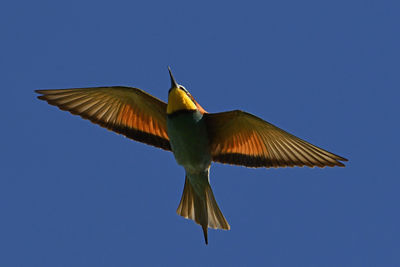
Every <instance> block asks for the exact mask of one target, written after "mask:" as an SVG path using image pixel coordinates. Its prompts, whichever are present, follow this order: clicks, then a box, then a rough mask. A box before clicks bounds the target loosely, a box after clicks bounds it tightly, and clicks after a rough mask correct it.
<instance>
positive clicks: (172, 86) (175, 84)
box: [168, 67, 179, 88]
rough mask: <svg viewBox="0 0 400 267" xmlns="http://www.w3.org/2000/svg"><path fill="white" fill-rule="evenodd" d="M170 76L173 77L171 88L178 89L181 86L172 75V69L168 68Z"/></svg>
mask: <svg viewBox="0 0 400 267" xmlns="http://www.w3.org/2000/svg"><path fill="white" fill-rule="evenodd" d="M168 71H169V76H170V77H171V88H178V87H179V85H178V84H177V83H176V81H175V78H174V76H173V75H172V72H171V69H170V67H168Z"/></svg>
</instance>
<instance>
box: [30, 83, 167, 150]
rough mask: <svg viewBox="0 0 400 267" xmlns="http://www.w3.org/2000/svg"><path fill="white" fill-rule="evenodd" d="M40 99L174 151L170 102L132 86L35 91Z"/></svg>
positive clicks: (109, 127) (119, 131) (129, 135)
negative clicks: (170, 131) (171, 137)
mask: <svg viewBox="0 0 400 267" xmlns="http://www.w3.org/2000/svg"><path fill="white" fill-rule="evenodd" d="M36 92H37V93H39V94H41V95H40V96H38V98H39V99H41V100H45V101H47V102H48V103H49V104H51V105H54V106H57V107H59V108H60V109H62V110H67V111H69V112H71V113H72V114H75V115H79V116H81V117H82V118H84V119H88V120H90V121H91V122H93V123H96V124H99V125H100V126H102V127H105V128H107V129H109V130H112V131H114V132H117V133H120V134H123V135H125V136H126V137H129V138H131V139H133V140H136V141H139V142H143V143H146V144H149V145H152V146H156V147H159V148H162V149H165V150H171V146H170V143H169V138H168V134H167V123H166V118H167V115H166V111H167V104H166V103H164V102H163V101H161V100H159V99H157V98H155V97H153V96H151V95H150V94H148V93H146V92H144V91H142V90H140V89H137V88H131V87H122V86H113V87H94V88H76V89H61V90H36Z"/></svg>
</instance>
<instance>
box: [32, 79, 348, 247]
mask: <svg viewBox="0 0 400 267" xmlns="http://www.w3.org/2000/svg"><path fill="white" fill-rule="evenodd" d="M170 75H171V84H172V85H171V89H170V92H171V91H172V92H173V94H171V93H169V101H168V103H169V104H168V105H169V106H168V105H167V104H166V103H165V102H163V101H161V100H159V99H158V98H155V97H154V96H151V95H150V94H148V93H146V92H144V91H142V90H140V89H137V88H132V87H123V86H111V87H93V88H75V89H62V90H58V89H56V90H37V91H36V92H37V93H39V94H40V96H38V98H39V99H41V100H44V101H47V102H48V103H49V104H51V105H54V106H57V107H58V108H60V109H61V110H66V111H69V112H70V113H72V114H74V115H79V116H81V117H82V118H84V119H88V120H90V121H91V122H93V123H95V124H98V125H100V126H102V127H105V128H107V129H109V130H111V131H114V132H116V133H119V134H122V135H124V136H126V137H128V138H130V139H133V140H136V141H139V142H143V143H146V144H148V145H152V146H155V147H158V148H161V149H164V150H167V151H172V150H173V149H172V146H171V144H172V143H175V144H177V143H179V142H177V140H176V139H175V140H173V141H174V142H171V140H170V138H171V137H172V138H176V136H180V132H179V131H178V134H174V136H175V137H173V136H172V135H169V134H168V127H167V120H168V119H167V116H173V115H174V114H175V113H176V114H178V113H180V112H182V111H184V112H186V111H185V110H177V111H176V107H179V108H180V109H181V108H182V107H183V108H187V110H189V111H193V109H194V110H195V111H196V112H197V113H198V114H201V120H200V121H201V123H202V125H201V126H202V129H206V130H205V131H201V133H204V134H205V135H206V136H203V134H199V135H198V136H197V137H201V140H202V141H203V143H204V144H206V145H208V147H207V148H206V149H200V150H201V151H203V150H204V151H207V153H206V156H207V160H208V162H210V160H212V161H214V162H220V163H226V164H234V165H241V166H245V167H252V168H258V167H265V168H270V167H274V168H276V167H294V166H300V167H302V166H309V167H321V168H322V167H325V166H329V167H333V166H340V167H343V166H344V164H343V163H342V162H341V161H347V159H345V158H343V157H340V156H338V155H335V154H333V153H331V152H328V151H326V150H324V149H322V148H319V147H317V146H315V145H312V144H310V143H308V142H306V141H304V140H302V139H300V138H298V137H296V136H294V135H292V134H290V133H287V132H285V131H284V130H282V129H280V128H278V127H276V126H274V125H272V124H270V123H268V122H266V121H264V120H262V119H260V118H258V117H256V116H254V115H252V114H250V113H246V112H244V111H240V110H234V111H227V112H221V113H207V112H206V111H205V110H204V109H203V108H202V107H201V106H200V105H199V104H198V103H197V102H196V101H195V100H194V98H193V97H192V96H191V95H190V93H189V92H188V91H187V90H186V89H185V88H184V87H182V86H180V85H178V84H177V83H176V82H175V80H174V78H173V76H172V73H171V72H170ZM172 89H174V90H175V91H174V90H172ZM179 90H180V91H179ZM171 95H173V97H171ZM171 99H172V100H171ZM171 103H174V105H175V106H174V107H172V104H171ZM167 107H168V112H169V113H168V115H167ZM171 110H172V111H174V112H173V114H171V112H170V111H171ZM168 118H170V117H168ZM197 137H196V138H197ZM188 140H191V139H190V138H189V139H188ZM178 141H179V140H178ZM190 142H191V141H190ZM203 143H201V144H203ZM186 145H189V144H185V143H183V145H179V147H180V148H179V149H182V147H184V148H185V147H186ZM198 145H199V143H197V144H194V145H193V146H192V148H196V149H193V151H189V152H190V153H189V154H188V155H191V156H192V157H193V158H196V156H197V155H196V154H194V153H193V152H195V150H196V151H198V150H199V149H197V148H198ZM173 152H174V155H175V156H176V157H177V155H180V154H182V153H186V152H184V151H178V150H177V149H175V151H173ZM179 161H184V160H182V158H180V160H178V158H177V162H178V163H179ZM181 164H182V163H181ZM208 164H209V163H208ZM208 166H209V165H208ZM206 170H207V172H206V174H204V175H202V176H198V175H197V174H195V173H194V172H192V173H190V172H189V173H188V172H187V174H186V181H185V187H184V192H183V195H182V199H181V203H180V204H179V207H178V210H177V212H178V214H180V215H181V216H183V217H185V218H189V219H192V220H194V221H195V222H197V223H199V224H200V225H201V226H202V228H203V232H204V236H205V240H206V243H207V228H208V227H210V228H218V229H229V228H230V226H229V224H228V222H227V221H226V219H225V217H224V216H223V214H222V212H221V211H220V209H219V207H218V205H217V203H216V201H215V199H214V195H213V193H212V190H211V187H210V185H209V183H208V167H207V168H206ZM204 173H205V172H204ZM197 176H198V177H197ZM199 184H200V185H201V186H199Z"/></svg>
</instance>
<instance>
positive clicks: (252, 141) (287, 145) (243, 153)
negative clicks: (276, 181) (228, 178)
mask: <svg viewBox="0 0 400 267" xmlns="http://www.w3.org/2000/svg"><path fill="white" fill-rule="evenodd" d="M204 117H205V121H206V124H207V129H208V133H209V141H210V148H211V155H212V159H213V161H216V162H221V163H228V164H234V165H243V166H246V167H266V168H269V167H274V168H276V167H293V166H309V167H315V166H318V167H321V168H322V167H325V166H329V167H333V166H342V167H343V166H344V164H343V163H342V162H340V161H347V159H345V158H343V157H340V156H338V155H335V154H333V153H330V152H328V151H326V150H324V149H322V148H319V147H317V146H314V145H312V144H310V143H308V142H306V141H304V140H302V139H300V138H298V137H296V136H294V135H292V134H290V133H288V132H285V131H284V130H282V129H279V128H278V127H276V126H274V125H272V124H270V123H268V122H266V121H264V120H262V119H260V118H258V117H256V116H254V115H252V114H249V113H246V112H243V111H240V110H234V111H228V112H221V113H206V114H204Z"/></svg>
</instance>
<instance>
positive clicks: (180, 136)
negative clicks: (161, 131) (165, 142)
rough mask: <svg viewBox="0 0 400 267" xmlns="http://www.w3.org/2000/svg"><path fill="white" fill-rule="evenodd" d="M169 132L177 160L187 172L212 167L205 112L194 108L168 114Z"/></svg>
mask: <svg viewBox="0 0 400 267" xmlns="http://www.w3.org/2000/svg"><path fill="white" fill-rule="evenodd" d="M167 132H168V136H169V142H170V144H171V148H172V152H173V153H174V156H175V159H176V162H177V163H178V164H179V165H181V166H183V167H184V168H185V170H186V172H195V171H199V170H206V169H208V168H209V167H210V164H211V152H210V148H209V145H208V135H207V129H206V124H205V122H204V119H203V114H201V113H200V112H199V111H198V110H193V111H184V112H181V111H179V112H178V113H177V114H172V115H167Z"/></svg>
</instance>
